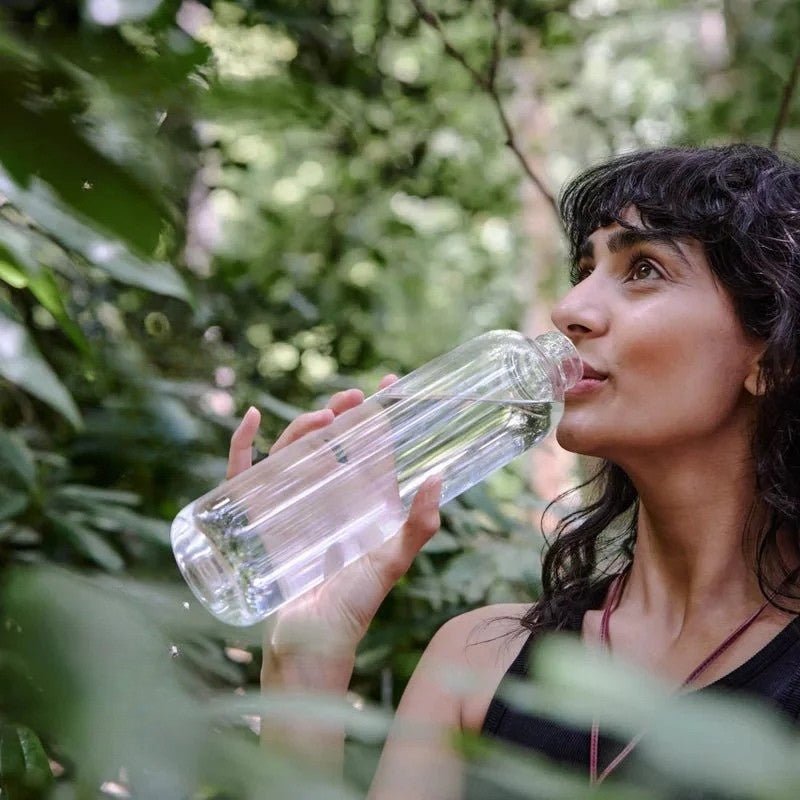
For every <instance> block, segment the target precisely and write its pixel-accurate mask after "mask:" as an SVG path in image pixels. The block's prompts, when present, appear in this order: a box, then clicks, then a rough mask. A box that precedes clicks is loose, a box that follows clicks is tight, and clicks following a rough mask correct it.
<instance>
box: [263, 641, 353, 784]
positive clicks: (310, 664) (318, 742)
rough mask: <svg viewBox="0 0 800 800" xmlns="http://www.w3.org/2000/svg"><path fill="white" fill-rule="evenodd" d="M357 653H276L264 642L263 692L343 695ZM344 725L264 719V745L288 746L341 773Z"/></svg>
mask: <svg viewBox="0 0 800 800" xmlns="http://www.w3.org/2000/svg"><path fill="white" fill-rule="evenodd" d="M354 663H355V654H353V655H352V656H349V655H340V656H335V657H334V656H331V657H327V658H320V656H319V654H315V653H311V652H309V653H302V652H298V653H296V654H292V655H283V656H278V655H276V654H275V653H274V652H273V650H272V649H271V647H270V646H269V642H265V643H264V661H263V664H262V667H261V689H262V691H271V690H283V691H287V692H303V693H304V694H308V695H311V696H313V695H314V694H319V695H334V696H338V695H344V694H345V692H346V691H347V687H348V686H349V685H350V678H351V676H352V674H353V665H354ZM344 736H345V731H344V728H343V727H336V728H330V727H329V728H325V729H324V730H320V728H319V727H318V726H315V725H314V724H313V723H304V722H303V721H302V720H297V719H289V720H280V721H278V720H270V719H267V718H263V719H262V721H261V743H262V745H263V746H265V747H275V748H280V749H284V748H288V749H289V750H291V751H292V752H293V753H294V754H297V755H300V756H302V758H303V760H304V761H305V762H306V763H309V764H312V765H314V766H319V767H322V768H324V769H327V770H329V771H330V772H331V773H332V774H333V775H336V776H340V775H341V774H342V770H343V762H344Z"/></svg>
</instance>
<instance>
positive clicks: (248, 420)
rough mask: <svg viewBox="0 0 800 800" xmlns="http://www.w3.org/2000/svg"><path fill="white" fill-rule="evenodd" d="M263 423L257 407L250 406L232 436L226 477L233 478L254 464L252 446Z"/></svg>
mask: <svg viewBox="0 0 800 800" xmlns="http://www.w3.org/2000/svg"><path fill="white" fill-rule="evenodd" d="M260 424H261V413H260V412H259V410H258V409H257V408H254V407H253V406H250V408H248V409H247V411H246V412H245V415H244V416H243V417H242V421H241V422H240V423H239V427H238V428H236V430H235V431H234V432H233V435H232V436H231V445H230V449H229V450H228V472H227V475H226V477H228V478H233V477H234V476H235V475H238V474H239V473H240V472H244V471H245V470H246V469H248V468H249V467H250V466H252V464H253V456H252V447H253V440H254V439H255V438H256V432H257V431H258V426H259V425H260Z"/></svg>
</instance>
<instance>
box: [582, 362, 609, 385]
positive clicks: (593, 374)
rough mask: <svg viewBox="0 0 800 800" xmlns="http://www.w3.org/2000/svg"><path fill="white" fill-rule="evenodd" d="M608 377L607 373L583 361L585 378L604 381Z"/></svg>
mask: <svg viewBox="0 0 800 800" xmlns="http://www.w3.org/2000/svg"><path fill="white" fill-rule="evenodd" d="M607 377H608V375H607V374H606V373H603V372H599V371H598V370H596V369H595V368H594V367H592V366H590V365H589V364H587V363H586V362H585V361H584V362H583V379H584V380H585V379H586V378H591V379H592V380H596V381H603V380H605V379H606V378H607Z"/></svg>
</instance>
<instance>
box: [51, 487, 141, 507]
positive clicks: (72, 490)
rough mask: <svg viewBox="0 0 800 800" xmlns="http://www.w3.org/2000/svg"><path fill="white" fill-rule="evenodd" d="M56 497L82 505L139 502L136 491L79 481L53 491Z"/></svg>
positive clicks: (133, 504)
mask: <svg viewBox="0 0 800 800" xmlns="http://www.w3.org/2000/svg"><path fill="white" fill-rule="evenodd" d="M53 495H54V496H56V497H64V498H67V499H69V500H76V501H78V502H79V503H81V504H82V505H89V506H95V505H97V504H98V503H119V504H121V505H126V506H135V505H138V504H139V503H140V502H141V499H140V497H139V495H138V494H136V492H123V491H120V490H118V489H99V488H98V487H96V486H84V485H83V484H80V483H67V484H64V485H63V486H59V487H58V488H57V489H55V490H54V491H53Z"/></svg>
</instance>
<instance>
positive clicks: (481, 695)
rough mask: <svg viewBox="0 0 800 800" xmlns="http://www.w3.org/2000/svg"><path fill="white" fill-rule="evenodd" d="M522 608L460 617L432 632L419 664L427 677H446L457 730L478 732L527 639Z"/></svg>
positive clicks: (506, 606)
mask: <svg viewBox="0 0 800 800" xmlns="http://www.w3.org/2000/svg"><path fill="white" fill-rule="evenodd" d="M529 608H530V606H529V605H528V604H525V603H498V604H495V605H490V606H483V607H481V608H476V609H474V610H472V611H468V612H466V613H464V614H459V615H458V616H457V617H453V618H452V619H450V620H448V621H447V622H446V623H445V624H444V625H442V627H441V628H439V630H438V631H437V632H436V634H435V635H434V637H433V639H432V640H431V642H430V644H429V645H428V647H427V648H426V650H425V653H424V655H423V657H422V660H421V661H420V664H419V666H418V668H417V669H418V670H422V671H424V672H426V673H432V672H437V673H440V674H441V672H442V670H443V669H444V670H446V671H447V675H448V683H449V684H450V685H451V688H450V691H452V692H455V693H456V694H457V695H458V704H459V706H460V721H461V726H462V727H463V728H465V729H470V730H476V731H477V730H480V728H481V726H482V725H483V720H484V718H485V716H486V711H487V709H488V708H489V704H490V703H491V700H492V697H494V694H495V692H496V691H497V687H498V686H499V684H500V681H501V680H502V679H503V676H504V675H505V673H506V672H507V671H508V668H509V667H510V666H511V664H512V663H513V662H514V659H515V658H516V657H517V656H518V655H519V653H520V651H521V650H522V647H523V645H524V644H525V642H526V641H527V639H528V632H527V631H526V630H525V629H524V628H523V627H522V625H521V624H520V620H521V618H522V617H523V615H524V614H525V612H526V611H527V610H528V609H529Z"/></svg>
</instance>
